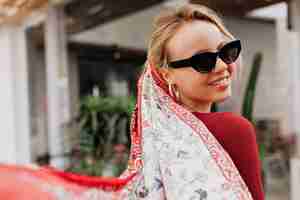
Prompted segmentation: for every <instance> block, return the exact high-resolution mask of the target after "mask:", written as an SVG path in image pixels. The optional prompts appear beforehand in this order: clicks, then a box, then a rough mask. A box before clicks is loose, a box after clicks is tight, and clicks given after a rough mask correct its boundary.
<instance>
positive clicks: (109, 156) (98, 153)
mask: <svg viewBox="0 0 300 200" xmlns="http://www.w3.org/2000/svg"><path fill="white" fill-rule="evenodd" d="M135 101H136V100H135V98H134V97H133V96H130V97H103V96H97V95H95V96H93V95H88V96H85V97H83V98H82V100H81V105H80V117H79V124H80V138H79V141H80V142H79V146H78V147H77V151H78V152H77V155H78V156H77V157H78V158H77V160H76V161H74V164H73V165H72V166H71V167H70V168H69V169H68V171H72V172H77V173H82V174H87V175H92V176H99V175H102V172H103V170H104V169H105V168H106V167H107V166H108V165H111V166H112V168H113V169H112V170H113V171H114V173H113V175H116V176H117V175H118V174H119V173H120V172H122V169H123V168H124V167H125V166H126V164H127V154H128V151H127V150H128V148H129V143H130V139H129V135H128V133H129V123H130V117H131V113H132V112H133V110H134V107H135ZM122 145H123V149H121V150H120V146H122ZM118 146H119V148H115V147H118Z"/></svg>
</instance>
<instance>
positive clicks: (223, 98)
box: [213, 91, 231, 103]
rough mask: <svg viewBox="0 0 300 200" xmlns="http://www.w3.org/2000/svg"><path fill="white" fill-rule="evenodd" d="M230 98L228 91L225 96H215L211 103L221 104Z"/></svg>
mask: <svg viewBox="0 0 300 200" xmlns="http://www.w3.org/2000/svg"><path fill="white" fill-rule="evenodd" d="M230 97H231V91H228V92H226V94H222V95H218V96H216V98H215V99H214V101H213V102H216V103H222V102H223V101H225V100H227V99H228V98H230Z"/></svg>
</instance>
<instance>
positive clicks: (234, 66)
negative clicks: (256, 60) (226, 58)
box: [228, 62, 237, 74]
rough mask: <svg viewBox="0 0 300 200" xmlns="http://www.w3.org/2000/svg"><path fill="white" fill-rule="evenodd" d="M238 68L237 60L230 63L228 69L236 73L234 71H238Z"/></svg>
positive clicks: (231, 72)
mask: <svg viewBox="0 0 300 200" xmlns="http://www.w3.org/2000/svg"><path fill="white" fill-rule="evenodd" d="M236 68H237V64H236V63H235V62H234V63H231V64H228V71H229V73H230V74H234V72H235V71H236Z"/></svg>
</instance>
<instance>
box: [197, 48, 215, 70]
mask: <svg viewBox="0 0 300 200" xmlns="http://www.w3.org/2000/svg"><path fill="white" fill-rule="evenodd" d="M216 60H217V57H216V54H214V53H203V54H196V55H194V56H193V57H192V67H193V68H194V69H195V70H196V71H198V72H202V73H208V72H210V71H212V70H213V68H214V67H215V65H216Z"/></svg>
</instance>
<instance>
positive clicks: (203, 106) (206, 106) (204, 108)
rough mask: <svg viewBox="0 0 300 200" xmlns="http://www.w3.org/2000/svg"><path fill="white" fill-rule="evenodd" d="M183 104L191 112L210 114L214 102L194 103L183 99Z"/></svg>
mask: <svg viewBox="0 0 300 200" xmlns="http://www.w3.org/2000/svg"><path fill="white" fill-rule="evenodd" d="M180 100H181V103H182V105H183V106H184V107H185V108H187V109H188V110H189V111H191V112H202V113H210V112H211V107H212V102H205V101H202V102H201V101H197V102H196V101H194V100H191V99H187V98H184V97H181V99H180Z"/></svg>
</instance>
